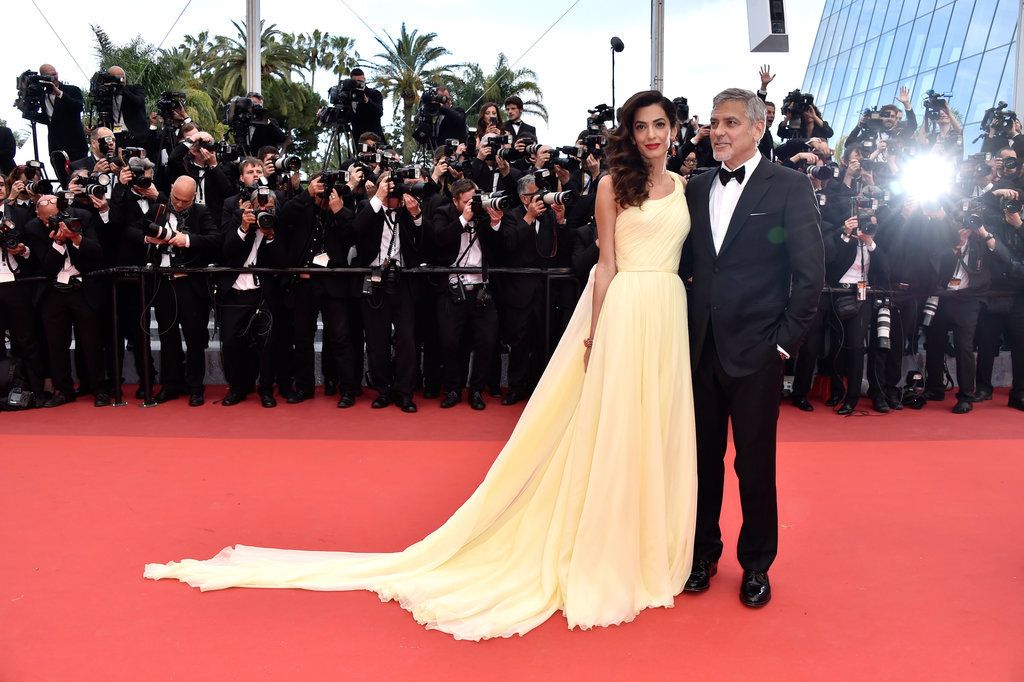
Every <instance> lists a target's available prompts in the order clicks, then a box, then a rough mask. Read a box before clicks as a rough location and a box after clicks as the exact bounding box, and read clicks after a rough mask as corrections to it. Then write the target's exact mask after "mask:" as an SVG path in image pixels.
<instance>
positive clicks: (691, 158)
mask: <svg viewBox="0 0 1024 682" xmlns="http://www.w3.org/2000/svg"><path fill="white" fill-rule="evenodd" d="M683 165H684V166H686V167H687V168H688V169H690V170H693V169H694V168H696V167H697V155H696V154H695V153H693V152H690V153H689V154H687V155H686V159H684V160H683Z"/></svg>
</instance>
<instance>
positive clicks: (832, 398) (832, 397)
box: [825, 393, 843, 407]
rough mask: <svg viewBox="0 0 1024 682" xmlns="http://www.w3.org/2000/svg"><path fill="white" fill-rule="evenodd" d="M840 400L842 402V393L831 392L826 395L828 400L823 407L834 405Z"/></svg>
mask: <svg viewBox="0 0 1024 682" xmlns="http://www.w3.org/2000/svg"><path fill="white" fill-rule="evenodd" d="M841 402H843V396H842V394H839V393H833V394H832V395H830V396H829V397H828V400H826V401H825V407H835V406H836V405H838V404H839V403H841Z"/></svg>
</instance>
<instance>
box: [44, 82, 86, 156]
mask: <svg viewBox="0 0 1024 682" xmlns="http://www.w3.org/2000/svg"><path fill="white" fill-rule="evenodd" d="M39 75H41V76H49V77H50V78H53V79H54V82H53V83H49V84H48V92H47V93H46V98H45V100H44V102H43V104H44V105H45V107H46V116H47V119H46V120H45V121H43V124H44V125H46V126H47V128H48V129H49V132H48V133H47V140H48V144H49V148H50V154H53V152H55V151H63V152H64V153H65V154H67V155H68V159H79V158H81V157H83V156H85V154H86V152H87V151H88V150H87V148H86V144H85V130H84V129H83V128H82V108H83V106H84V105H83V102H84V101H85V100H84V99H83V97H82V90H81V88H79V87H77V86H74V85H69V84H65V83H61V82H60V80H59V78H58V76H57V69H56V68H54V67H53V65H51V64H43V65H42V66H40V67H39ZM58 173H59V171H58Z"/></svg>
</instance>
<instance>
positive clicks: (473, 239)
mask: <svg viewBox="0 0 1024 682" xmlns="http://www.w3.org/2000/svg"><path fill="white" fill-rule="evenodd" d="M475 243H476V231H475V230H474V231H473V233H472V234H471V235H470V236H469V243H468V244H466V248H465V250H463V252H462V253H461V254H460V255H459V257H458V258H456V259H455V267H457V268H461V267H462V261H463V260H465V258H466V256H468V255H469V251H470V249H472V248H473V244H475ZM480 256H481V258H480V260H481V263H482V262H483V253H482V252H481V254H480ZM484 279H485V280H486V279H487V278H486V277H484ZM455 280H456V281H458V282H462V274H461V273H459V274H456V275H455ZM448 281H449V283H451V284H455V282H453V281H452V279H451V278H450V277H449V278H448Z"/></svg>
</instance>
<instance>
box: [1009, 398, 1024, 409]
mask: <svg viewBox="0 0 1024 682" xmlns="http://www.w3.org/2000/svg"><path fill="white" fill-rule="evenodd" d="M1006 406H1007V407H1012V408H1013V409H1015V410H1021V411H1022V412H1024V398H1010V402H1008V403H1006Z"/></svg>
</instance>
